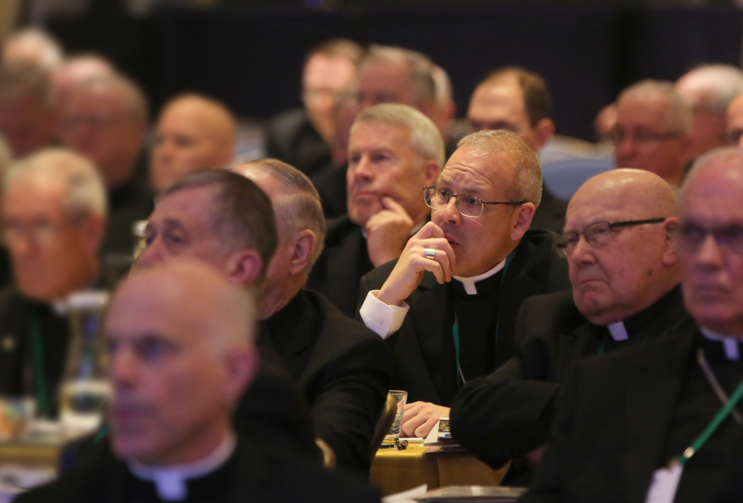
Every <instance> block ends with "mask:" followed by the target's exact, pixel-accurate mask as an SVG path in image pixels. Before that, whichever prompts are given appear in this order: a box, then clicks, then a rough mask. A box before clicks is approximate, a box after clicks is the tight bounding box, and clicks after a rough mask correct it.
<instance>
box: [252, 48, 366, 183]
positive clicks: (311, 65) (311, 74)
mask: <svg viewBox="0 0 743 503" xmlns="http://www.w3.org/2000/svg"><path fill="white" fill-rule="evenodd" d="M363 52H364V50H363V49H362V48H361V46H359V45H358V44H357V43H356V42H353V41H351V40H348V39H345V38H339V39H333V40H328V41H326V42H323V43H321V44H320V45H318V46H316V47H313V48H312V49H310V51H309V53H308V54H307V57H306V58H305V64H304V70H303V71H302V101H303V103H304V107H303V108H298V109H293V110H288V111H286V112H283V113H281V114H279V115H277V116H276V117H274V118H272V119H271V120H270V121H269V123H268V125H267V127H266V156H267V157H275V158H277V159H280V160H282V161H284V162H286V163H289V164H290V165H292V166H294V167H296V168H297V169H298V170H300V171H301V172H303V173H306V174H308V175H309V174H312V173H316V172H318V171H320V170H322V169H323V168H325V167H326V166H328V165H329V164H330V163H331V157H330V143H331V142H332V140H333V137H334V135H335V121H334V119H333V107H334V104H335V101H336V100H337V99H338V97H339V96H340V95H341V94H342V93H343V92H344V91H346V90H347V89H348V88H349V87H350V86H351V84H353V80H354V78H355V76H356V66H357V65H358V63H359V60H360V59H361V56H362V54H363Z"/></svg>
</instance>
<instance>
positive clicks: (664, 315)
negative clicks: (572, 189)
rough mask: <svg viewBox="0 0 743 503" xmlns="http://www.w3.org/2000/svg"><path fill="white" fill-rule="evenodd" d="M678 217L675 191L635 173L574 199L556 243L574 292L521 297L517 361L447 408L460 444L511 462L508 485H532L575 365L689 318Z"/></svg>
mask: <svg viewBox="0 0 743 503" xmlns="http://www.w3.org/2000/svg"><path fill="white" fill-rule="evenodd" d="M674 214H675V213H674V192H673V190H672V189H671V187H670V186H669V185H668V184H667V183H666V182H664V181H663V180H662V179H661V178H660V177H659V176H657V175H655V174H653V173H650V172H647V171H641V170H636V169H619V170H614V171H610V172H607V173H604V174H601V175H598V176H595V177H593V178H591V179H590V180H588V181H587V182H586V183H585V184H584V185H583V186H582V187H581V188H580V189H579V190H578V192H576V194H575V195H574V196H573V198H572V199H571V201H570V204H569V205H568V211H567V220H566V226H565V234H564V235H563V237H562V242H561V243H560V245H561V247H562V248H563V249H564V250H565V253H566V255H567V258H568V265H569V269H570V281H571V283H572V286H573V288H572V291H567V292H560V293H555V294H549V295H540V296H536V297H532V298H530V299H527V300H526V301H525V302H524V303H523V305H522V307H521V310H520V312H519V315H518V321H517V323H516V329H515V334H514V340H515V341H516V342H515V344H516V348H517V352H516V356H514V357H513V358H512V359H511V360H510V361H509V362H507V363H506V364H505V365H504V366H502V367H501V368H499V369H498V370H496V371H495V372H494V373H492V374H490V375H489V376H488V377H486V378H483V379H477V380H473V381H471V382H469V383H467V384H466V385H465V386H464V387H463V388H462V390H461V391H460V393H459V395H458V396H457V398H456V400H455V402H454V404H453V406H452V415H451V420H452V423H451V424H452V434H453V435H454V437H455V438H456V439H457V440H458V441H459V442H460V443H462V445H464V446H465V447H467V449H469V450H470V451H471V452H473V453H474V454H475V455H476V456H478V457H479V458H480V459H482V460H484V461H485V462H487V463H488V464H490V465H491V466H493V467H497V466H501V465H503V464H505V463H506V462H507V461H508V460H509V459H512V458H513V459H514V460H515V461H514V464H513V468H512V469H511V471H510V473H509V479H510V480H509V483H511V484H514V485H525V484H527V483H528V479H529V478H530V470H529V467H531V466H534V465H535V464H536V463H538V461H539V459H540V457H541V452H542V449H540V447H541V446H543V445H544V444H545V443H546V441H547V432H548V430H549V426H550V419H551V417H552V410H553V403H554V401H555V397H556V396H557V394H558V392H559V390H560V384H561V382H562V381H563V380H564V379H565V377H566V374H567V373H568V372H569V371H570V369H571V368H572V367H574V366H575V365H576V363H577V362H578V361H580V360H582V359H584V358H587V357H589V356H593V355H603V354H605V353H612V352H614V351H618V350H623V349H624V348H627V347H632V346H637V345H641V344H643V343H644V342H645V341H646V340H649V339H652V338H658V337H661V336H663V335H664V334H666V333H667V332H668V330H669V328H670V327H671V326H672V325H674V324H676V323H677V322H678V321H679V320H682V319H683V318H685V312H684V308H683V305H682V301H681V294H680V291H679V288H678V286H677V285H678V283H679V272H678V266H677V264H676V250H675V247H674V243H673V241H672V239H671V231H672V230H673V229H674V227H675V226H676V224H677V220H676V218H675V217H674Z"/></svg>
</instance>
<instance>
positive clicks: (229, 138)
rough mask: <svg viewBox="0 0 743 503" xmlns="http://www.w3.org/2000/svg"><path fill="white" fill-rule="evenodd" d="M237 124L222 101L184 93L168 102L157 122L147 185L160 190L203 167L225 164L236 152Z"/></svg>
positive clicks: (215, 166)
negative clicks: (148, 183)
mask: <svg viewBox="0 0 743 503" xmlns="http://www.w3.org/2000/svg"><path fill="white" fill-rule="evenodd" d="M236 129H237V126H236V125H235V119H234V117H233V116H232V113H230V111H229V110H228V109H227V108H225V106H224V105H222V104H221V103H219V102H217V101H214V100H212V99H209V98H206V97H204V96H199V95H196V94H186V95H183V96H179V97H177V98H174V99H172V100H171V101H169V102H168V103H167V104H166V105H165V108H164V109H163V112H162V114H161V115H160V120H159V121H158V122H157V127H156V128H155V138H154V142H153V145H152V151H151V152H150V185H151V186H152V188H153V189H154V191H155V192H161V191H163V190H165V189H166V188H168V187H169V186H170V185H172V184H173V183H174V182H175V181H176V180H178V179H179V178H181V177H182V176H185V175H187V174H189V173H193V172H195V171H199V170H203V169H220V168H224V167H227V165H228V164H229V163H230V161H232V158H233V157H234V155H235V136H236Z"/></svg>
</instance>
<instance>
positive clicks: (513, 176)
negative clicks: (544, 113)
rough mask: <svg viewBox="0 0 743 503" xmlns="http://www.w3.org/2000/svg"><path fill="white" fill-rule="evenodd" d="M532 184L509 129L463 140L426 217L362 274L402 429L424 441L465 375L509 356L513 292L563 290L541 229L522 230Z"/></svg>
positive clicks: (533, 201) (369, 320) (535, 190)
mask: <svg viewBox="0 0 743 503" xmlns="http://www.w3.org/2000/svg"><path fill="white" fill-rule="evenodd" d="M541 191H542V179H541V171H540V169H539V161H538V159H537V156H536V154H535V153H534V151H533V150H531V149H530V148H529V146H528V145H527V144H526V143H525V142H524V141H523V140H521V139H520V138H519V137H518V136H516V135H515V134H514V133H512V132H510V131H505V130H498V131H482V132H479V133H474V134H471V135H469V136H466V137H465V138H463V139H462V140H461V141H460V142H459V146H458V149H457V150H456V151H455V152H454V154H453V155H452V157H451V158H450V159H449V162H448V163H447V164H446V167H445V168H444V170H443V171H442V172H441V174H440V175H439V177H438V180H437V182H436V185H435V186H429V187H426V188H425V189H424V190H423V194H421V199H424V200H425V201H426V204H428V205H429V206H430V207H431V209H432V212H431V222H429V223H427V224H426V225H424V226H423V228H422V229H421V230H420V231H418V233H417V234H416V235H415V236H413V237H412V238H411V239H410V241H408V243H407V245H406V246H405V249H404V250H403V252H402V255H401V256H400V258H399V260H397V261H393V262H390V263H388V264H385V265H384V266H382V267H379V268H377V269H375V270H374V271H372V272H371V273H369V274H368V275H366V276H365V277H364V278H363V279H362V281H361V283H362V292H363V293H364V295H365V300H364V304H363V305H362V307H361V310H360V316H361V318H362V319H363V321H364V323H365V324H366V326H368V327H369V328H371V329H372V330H374V331H375V332H376V333H377V334H379V335H380V336H381V337H383V338H385V340H386V342H387V343H388V344H389V346H390V348H391V349H392V351H393V357H394V375H393V387H394V389H402V390H405V391H407V392H408V404H409V405H408V406H407V407H406V411H405V416H404V418H403V426H402V428H403V433H404V434H405V435H407V436H417V437H420V436H426V435H427V434H428V432H429V431H430V430H431V428H432V427H433V426H434V425H435V424H436V422H437V421H438V419H439V418H440V417H449V408H448V407H449V406H450V404H451V403H452V401H453V400H454V397H455V396H456V395H457V393H458V392H459V389H460V388H461V387H462V386H463V385H464V384H465V383H466V382H468V381H470V380H472V379H476V378H478V377H483V376H485V375H488V374H489V373H491V372H492V371H493V370H495V369H496V368H497V367H498V366H500V365H502V364H503V363H505V362H506V361H508V359H509V358H510V357H511V356H513V351H514V345H513V331H514V325H515V322H516V313H517V311H518V309H519V306H520V305H521V303H522V302H523V301H524V299H526V298H528V297H530V296H532V295H538V294H543V293H550V292H557V291H560V290H565V289H568V288H569V287H570V284H569V281H568V277H567V276H568V275H567V264H566V263H565V260H564V258H563V257H561V256H559V255H558V254H557V252H556V250H555V246H554V240H553V237H552V236H553V235H552V234H551V233H549V232H546V231H527V229H529V225H530V224H531V219H532V216H533V215H534V209H535V207H536V206H537V205H539V201H540V198H541ZM367 292H368V294H367Z"/></svg>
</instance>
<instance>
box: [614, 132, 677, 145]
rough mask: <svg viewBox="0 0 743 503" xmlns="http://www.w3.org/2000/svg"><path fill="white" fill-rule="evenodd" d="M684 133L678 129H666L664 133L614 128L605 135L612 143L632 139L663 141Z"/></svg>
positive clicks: (634, 140) (641, 142)
mask: <svg viewBox="0 0 743 503" xmlns="http://www.w3.org/2000/svg"><path fill="white" fill-rule="evenodd" d="M683 136H684V134H683V133H680V132H678V131H668V132H665V133H653V132H652V131H642V130H639V131H633V132H627V131H625V130H624V129H614V130H613V131H611V132H609V134H608V135H606V137H607V138H608V139H609V140H611V141H612V142H613V143H616V144H619V143H622V142H624V140H627V139H632V141H633V142H634V143H640V144H643V143H651V142H654V141H663V140H674V139H677V138H681V137H683Z"/></svg>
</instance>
